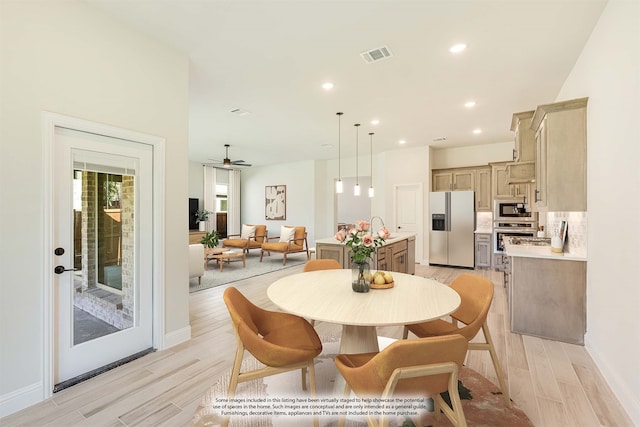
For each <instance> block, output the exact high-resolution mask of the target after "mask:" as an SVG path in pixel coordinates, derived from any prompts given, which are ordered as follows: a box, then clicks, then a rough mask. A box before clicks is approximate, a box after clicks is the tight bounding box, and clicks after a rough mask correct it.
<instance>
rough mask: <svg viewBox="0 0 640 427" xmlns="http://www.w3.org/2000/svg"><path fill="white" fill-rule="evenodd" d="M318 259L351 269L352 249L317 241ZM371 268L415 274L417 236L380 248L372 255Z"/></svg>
mask: <svg viewBox="0 0 640 427" xmlns="http://www.w3.org/2000/svg"><path fill="white" fill-rule="evenodd" d="M316 258H317V259H335V260H336V261H338V262H339V263H340V264H341V265H342V268H351V249H350V248H349V247H348V246H345V245H342V244H339V243H337V242H336V243H324V242H321V241H316ZM371 258H372V263H371V268H372V269H374V270H384V271H395V272H398V273H409V274H415V236H407V238H404V239H400V240H397V241H394V242H393V243H390V244H386V245H384V246H380V247H379V248H377V249H376V252H375V253H373V254H372V256H371Z"/></svg>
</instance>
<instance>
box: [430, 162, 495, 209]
mask: <svg viewBox="0 0 640 427" xmlns="http://www.w3.org/2000/svg"><path fill="white" fill-rule="evenodd" d="M431 182H432V185H431V191H474V192H475V199H476V202H475V203H476V211H480V212H481V211H491V168H490V167H489V166H479V167H470V168H454V169H435V170H433V171H432V174H431Z"/></svg>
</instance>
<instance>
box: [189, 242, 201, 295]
mask: <svg viewBox="0 0 640 427" xmlns="http://www.w3.org/2000/svg"><path fill="white" fill-rule="evenodd" d="M203 261H204V245H202V244H201V243H196V244H193V245H189V279H193V278H194V277H197V278H198V285H199V284H200V283H201V282H202V275H203V274H204V262H203Z"/></svg>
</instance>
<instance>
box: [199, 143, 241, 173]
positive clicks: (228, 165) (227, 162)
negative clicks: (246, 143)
mask: <svg viewBox="0 0 640 427" xmlns="http://www.w3.org/2000/svg"><path fill="white" fill-rule="evenodd" d="M224 147H225V150H226V154H225V157H224V160H222V161H220V160H214V159H209V160H212V161H213V163H214V164H221V165H222V166H223V167H225V168H231V167H233V166H251V164H249V163H246V162H245V161H244V160H233V161H232V160H231V159H230V158H229V147H230V145H229V144H224Z"/></svg>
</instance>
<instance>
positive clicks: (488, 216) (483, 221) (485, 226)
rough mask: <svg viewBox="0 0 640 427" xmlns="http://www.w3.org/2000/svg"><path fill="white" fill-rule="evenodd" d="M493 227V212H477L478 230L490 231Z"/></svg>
mask: <svg viewBox="0 0 640 427" xmlns="http://www.w3.org/2000/svg"><path fill="white" fill-rule="evenodd" d="M492 227H493V214H492V213H491V212H476V230H482V231H487V230H488V231H489V233H491V229H492Z"/></svg>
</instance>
